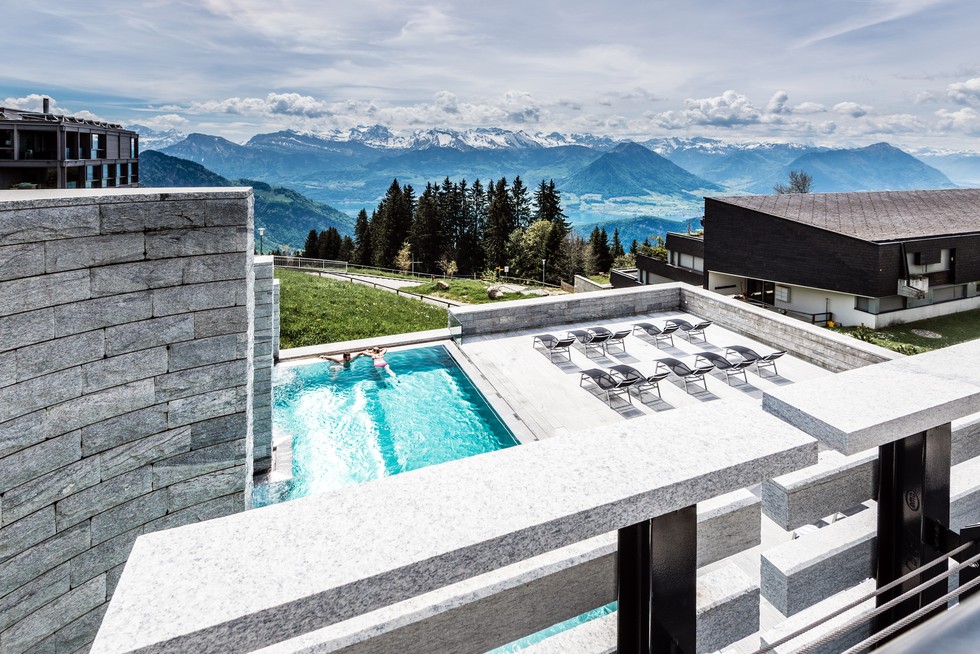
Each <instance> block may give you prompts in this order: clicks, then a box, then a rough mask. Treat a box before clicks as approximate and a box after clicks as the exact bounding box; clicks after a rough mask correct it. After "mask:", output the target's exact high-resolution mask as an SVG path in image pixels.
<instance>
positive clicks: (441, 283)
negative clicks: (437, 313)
mask: <svg viewBox="0 0 980 654" xmlns="http://www.w3.org/2000/svg"><path fill="white" fill-rule="evenodd" d="M436 288H438V289H439V290H440V291H448V290H449V284H447V283H446V282H445V281H443V280H441V279H440V280H439V281H437V282H436Z"/></svg>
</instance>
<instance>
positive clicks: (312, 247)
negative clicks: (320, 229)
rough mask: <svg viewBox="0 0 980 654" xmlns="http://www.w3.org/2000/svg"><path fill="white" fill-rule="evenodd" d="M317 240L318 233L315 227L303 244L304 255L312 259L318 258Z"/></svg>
mask: <svg viewBox="0 0 980 654" xmlns="http://www.w3.org/2000/svg"><path fill="white" fill-rule="evenodd" d="M316 240H317V233H316V230H315V229H311V230H310V233H309V234H307V235H306V245H304V246H303V256H304V257H308V258H310V259H315V258H316Z"/></svg>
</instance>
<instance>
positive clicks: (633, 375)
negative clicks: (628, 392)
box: [609, 363, 670, 399]
mask: <svg viewBox="0 0 980 654" xmlns="http://www.w3.org/2000/svg"><path fill="white" fill-rule="evenodd" d="M609 369H610V370H611V371H612V372H613V373H615V374H617V375H619V376H620V377H622V378H623V379H626V380H630V379H632V380H633V381H635V382H636V383H635V384H633V386H631V388H635V389H636V396H637V397H641V396H642V394H643V387H644V386H650V387H651V388H653V389H654V390H656V391H657V397H659V398H660V399H663V397H664V396H663V395H661V394H660V382H662V381H663V380H664V379H665V378H666V377H667V376H668V375H669V374H670V371H669V370H658V371H656V372H654V373H653V374H652V375H644V374H643V373H642V372H640V371H639V370H637V369H636V368H634V367H633V366H630V365H627V364H625V363H621V364H619V365H615V366H611V367H610V368H609Z"/></svg>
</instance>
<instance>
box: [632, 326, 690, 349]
mask: <svg viewBox="0 0 980 654" xmlns="http://www.w3.org/2000/svg"><path fill="white" fill-rule="evenodd" d="M637 329H640V330H642V331H644V332H646V333H647V335H648V336H653V338H654V345H656V346H657V349H658V350H659V349H660V342H661V341H670V346H671V347H674V332H676V331H677V330H678V329H679V327H678V326H677V325H674V324H671V323H669V322H668V323H667V324H666V325H664V328H663V329H661V328H660V327H657V326H656V325H654V324H653V323H651V322H638V323H636V324H635V325H633V333H636V330H637Z"/></svg>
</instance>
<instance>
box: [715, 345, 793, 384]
mask: <svg viewBox="0 0 980 654" xmlns="http://www.w3.org/2000/svg"><path fill="white" fill-rule="evenodd" d="M729 352H734V353H735V354H737V355H739V356H740V357H742V358H743V359H745V360H746V361H749V362H750V363H754V364H755V370H756V372H757V373H758V374H759V376H760V377H761V376H762V368H763V367H768V368H772V374H774V375H778V374H779V371H778V370H776V359H778V358H779V357H781V356H783V355H784V354H786V351H785V350H774V351H772V352H770V353H769V354H759V353H758V352H756V351H755V350H753V349H752V348H750V347H745V346H744V345H729V346H728V347H727V348H725V354H726V355H727V354H728V353H729Z"/></svg>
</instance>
